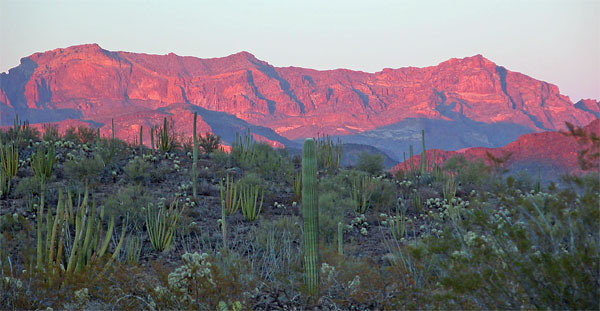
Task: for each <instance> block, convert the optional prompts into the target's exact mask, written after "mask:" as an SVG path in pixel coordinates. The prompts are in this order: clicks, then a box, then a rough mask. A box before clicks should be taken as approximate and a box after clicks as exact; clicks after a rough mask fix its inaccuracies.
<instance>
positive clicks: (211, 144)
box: [198, 132, 221, 154]
mask: <svg viewBox="0 0 600 311" xmlns="http://www.w3.org/2000/svg"><path fill="white" fill-rule="evenodd" d="M198 144H199V145H200V147H201V148H202V150H203V151H204V153H205V154H210V153H213V152H214V151H215V150H217V149H218V148H219V145H220V144H221V137H219V136H216V135H215V134H213V133H208V132H207V133H206V134H204V136H202V135H200V137H198Z"/></svg>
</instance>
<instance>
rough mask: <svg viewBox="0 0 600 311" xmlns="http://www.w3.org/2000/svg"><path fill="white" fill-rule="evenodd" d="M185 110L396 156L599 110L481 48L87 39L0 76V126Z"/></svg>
mask: <svg viewBox="0 0 600 311" xmlns="http://www.w3.org/2000/svg"><path fill="white" fill-rule="evenodd" d="M194 112H198V115H199V122H198V125H199V131H200V132H214V133H215V134H217V135H220V136H221V137H222V138H223V141H224V142H225V143H231V142H232V141H233V139H234V137H235V133H236V132H245V131H246V130H250V132H251V133H252V134H253V136H254V137H255V138H256V139H257V140H260V141H264V142H267V143H269V144H271V145H273V146H276V147H283V146H289V147H297V146H298V145H299V144H298V141H299V140H301V139H303V138H306V137H316V136H317V135H330V136H333V137H337V138H340V139H341V140H342V141H343V142H345V143H355V144H366V145H371V146H374V147H377V148H378V149H380V150H382V151H384V152H386V153H387V154H388V155H390V156H391V157H392V158H393V159H395V160H397V161H398V160H400V159H402V156H403V153H405V152H406V151H408V146H409V145H410V144H413V145H415V146H417V145H419V143H420V139H421V137H420V132H421V129H424V130H425V132H426V136H427V142H428V148H440V149H445V150H458V149H463V148H468V147H490V148H493V147H501V146H504V145H506V144H508V143H510V142H512V141H515V140H516V139H517V138H518V137H519V136H520V135H522V134H527V133H537V132H543V131H557V130H562V129H565V122H570V123H572V124H574V125H577V126H584V125H587V124H589V123H590V122H592V121H593V120H594V119H596V118H598V117H600V102H598V101H596V100H580V101H578V102H576V103H573V102H572V101H571V100H570V99H569V98H568V97H567V96H564V95H561V94H560V92H559V90H558V87H557V86H555V85H552V84H550V83H547V82H544V81H539V80H536V79H534V78H531V77H529V76H527V75H524V74H521V73H518V72H513V71H510V70H508V69H506V68H504V67H502V66H499V65H496V64H495V63H493V62H492V61H490V60H488V59H486V58H485V57H483V56H481V55H475V56H472V57H465V58H462V59H456V58H453V59H449V60H447V61H445V62H442V63H440V64H438V65H436V66H431V67H424V68H416V67H407V68H398V69H390V68H386V69H383V70H382V71H379V72H376V73H367V72H361V71H353V70H347V69H336V70H313V69H307V68H298V67H275V66H272V65H270V64H269V63H267V62H265V61H262V60H259V59H257V58H256V57H254V56H253V55H252V54H250V53H248V52H240V53H236V54H233V55H229V56H226V57H222V58H210V59H201V58H196V57H190V56H178V55H175V54H173V53H170V54H168V55H149V54H140V53H129V52H115V51H108V50H105V49H102V48H101V47H100V46H98V45H97V44H86V45H78V46H72V47H68V48H60V49H55V50H51V51H47V52H43V53H35V54H33V55H30V56H27V57H24V58H22V59H21V63H20V65H19V66H17V67H15V68H12V69H10V70H9V72H8V73H2V74H0V125H9V124H12V120H13V119H14V117H15V115H16V114H18V115H19V118H20V119H27V120H29V121H30V122H31V123H47V122H58V123H60V124H73V123H82V122H83V123H86V124H89V125H90V126H92V127H99V128H100V130H101V133H102V134H103V135H109V133H110V131H111V119H114V123H115V129H116V136H117V137H119V138H122V139H126V140H133V138H134V137H137V136H138V135H139V134H138V133H139V128H140V126H143V128H144V130H145V131H146V132H147V131H148V130H149V128H150V127H151V126H153V125H157V124H160V123H161V122H162V119H163V117H168V118H171V119H173V120H174V121H175V129H176V131H178V132H179V133H181V134H182V135H184V136H190V135H191V132H192V120H193V118H192V115H193V113H194ZM144 136H145V137H149V135H148V133H144Z"/></svg>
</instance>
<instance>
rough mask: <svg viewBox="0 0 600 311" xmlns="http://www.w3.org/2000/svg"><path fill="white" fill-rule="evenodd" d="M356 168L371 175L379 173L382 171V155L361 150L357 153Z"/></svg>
mask: <svg viewBox="0 0 600 311" xmlns="http://www.w3.org/2000/svg"><path fill="white" fill-rule="evenodd" d="M356 168H357V169H358V170H361V171H363V172H367V173H369V174H371V175H373V176H376V175H380V174H381V173H383V168H384V166H383V155H381V154H370V153H368V152H366V151H363V152H361V153H360V154H359V155H358V160H357V162H356Z"/></svg>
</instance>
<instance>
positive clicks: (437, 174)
mask: <svg viewBox="0 0 600 311" xmlns="http://www.w3.org/2000/svg"><path fill="white" fill-rule="evenodd" d="M421 147H422V152H421V161H420V162H421V163H420V164H419V168H418V169H417V167H416V166H415V163H414V160H413V156H414V154H413V146H412V145H409V147H408V150H409V152H408V153H409V154H408V162H407V159H406V154H405V153H403V157H404V172H405V173H409V174H412V175H417V174H420V175H421V176H424V175H425V174H426V173H427V172H428V171H431V172H432V173H433V175H434V178H435V179H436V181H439V180H443V179H444V176H443V173H442V170H441V168H440V167H438V166H437V164H436V154H435V150H434V151H433V160H432V162H431V163H429V162H428V160H427V149H426V148H425V130H421ZM407 165H408V167H406V166H407Z"/></svg>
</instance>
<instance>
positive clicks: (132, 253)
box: [125, 236, 143, 264]
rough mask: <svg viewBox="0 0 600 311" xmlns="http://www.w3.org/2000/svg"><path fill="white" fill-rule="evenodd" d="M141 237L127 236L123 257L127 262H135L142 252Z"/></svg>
mask: <svg viewBox="0 0 600 311" xmlns="http://www.w3.org/2000/svg"><path fill="white" fill-rule="evenodd" d="M142 246H143V244H142V239H141V238H140V237H136V236H129V238H127V248H126V249H125V257H126V260H127V262H128V263H130V264H137V263H138V262H139V260H140V255H141V254H142Z"/></svg>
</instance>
